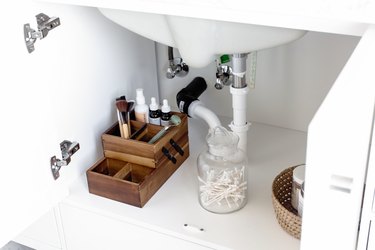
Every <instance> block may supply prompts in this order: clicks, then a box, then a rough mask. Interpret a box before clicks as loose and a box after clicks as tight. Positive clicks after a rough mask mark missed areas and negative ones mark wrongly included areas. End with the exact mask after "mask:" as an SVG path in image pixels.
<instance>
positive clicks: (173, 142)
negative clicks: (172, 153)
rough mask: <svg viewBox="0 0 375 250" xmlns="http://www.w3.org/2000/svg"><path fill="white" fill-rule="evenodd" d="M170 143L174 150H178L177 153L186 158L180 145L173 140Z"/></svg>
mask: <svg viewBox="0 0 375 250" xmlns="http://www.w3.org/2000/svg"><path fill="white" fill-rule="evenodd" d="M169 143H170V144H171V145H172V147H173V148H174V149H176V151H177V152H178V153H179V154H180V155H181V156H184V153H185V152H184V150H183V149H182V148H181V147H180V145H178V144H177V143H176V142H175V141H174V140H173V139H170V140H169Z"/></svg>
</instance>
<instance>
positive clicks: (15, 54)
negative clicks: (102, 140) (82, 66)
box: [0, 1, 67, 247]
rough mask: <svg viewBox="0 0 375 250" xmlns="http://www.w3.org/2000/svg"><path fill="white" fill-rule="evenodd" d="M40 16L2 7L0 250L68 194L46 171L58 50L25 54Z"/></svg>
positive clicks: (20, 6)
mask: <svg viewBox="0 0 375 250" xmlns="http://www.w3.org/2000/svg"><path fill="white" fill-rule="evenodd" d="M39 13H40V9H39V8H38V6H37V5H34V4H31V3H28V2H26V1H2V2H1V3H0V30H1V32H2V35H1V41H0V55H1V56H0V65H1V66H0V67H1V70H0V72H1V73H0V82H1V85H0V114H1V125H0V126H1V129H0V138H1V144H2V145H1V147H0V148H1V166H0V169H1V174H0V199H1V208H0V211H1V212H0V221H1V224H0V247H1V246H3V245H4V244H5V243H7V242H8V241H9V240H11V239H12V238H13V237H15V236H16V235H17V233H19V232H20V231H21V230H23V229H25V228H26V227H27V226H28V225H29V224H31V223H32V222H33V221H34V220H36V219H37V218H38V217H40V216H41V215H42V214H43V213H45V212H47V211H48V210H49V208H50V207H52V205H53V204H55V203H56V202H58V201H59V200H61V198H62V197H64V196H65V195H66V194H67V189H66V188H65V187H64V185H61V184H62V182H55V181H54V180H53V178H52V175H51V171H49V167H50V166H49V165H50V157H51V156H53V155H55V154H58V153H59V145H58V141H57V131H56V126H55V121H54V120H53V115H52V114H53V113H54V112H55V110H53V107H52V106H51V100H52V99H53V98H56V97H55V96H54V95H53V93H55V92H56V89H55V87H56V86H55V85H54V84H53V82H54V81H55V80H56V79H59V75H60V71H59V68H58V67H57V66H58V65H57V61H56V60H53V58H55V57H56V56H58V54H59V53H61V52H59V50H61V46H59V45H53V44H52V43H48V41H47V42H46V44H44V45H45V46H40V47H43V48H38V47H37V50H38V51H36V53H35V52H34V53H33V54H29V53H28V52H27V50H26V46H25V43H24V40H23V25H24V23H27V22H30V24H31V25H32V26H36V21H35V15H36V14H39ZM31 22H32V23H31ZM52 36H53V35H51V38H52ZM46 40H48V39H46ZM36 46H38V44H36ZM56 144H57V145H56ZM57 156H58V157H60V156H61V155H57Z"/></svg>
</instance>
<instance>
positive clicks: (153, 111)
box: [149, 97, 160, 126]
mask: <svg viewBox="0 0 375 250" xmlns="http://www.w3.org/2000/svg"><path fill="white" fill-rule="evenodd" d="M149 121H150V123H151V124H155V125H159V126H160V110H159V105H158V104H157V103H156V99H155V97H151V103H150V110H149Z"/></svg>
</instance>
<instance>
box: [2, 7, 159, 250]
mask: <svg viewBox="0 0 375 250" xmlns="http://www.w3.org/2000/svg"><path fill="white" fill-rule="evenodd" d="M41 12H42V13H44V14H46V15H48V16H50V17H52V16H56V17H59V18H60V21H61V25H60V26H59V27H56V28H55V29H53V30H51V31H50V32H49V34H48V36H47V37H45V38H44V39H42V40H37V41H36V43H35V51H34V52H33V53H31V54H29V53H28V52H27V49H26V46H25V43H24V38H23V25H24V24H25V23H30V26H31V27H32V28H33V29H37V23H36V19H35V16H36V15H37V14H39V13H41ZM0 30H1V34H2V35H1V39H0V67H1V69H0V82H1V84H0V115H1V122H0V124H1V125H0V128H1V129H0V138H1V142H2V146H1V147H0V148H1V153H0V154H1V156H2V157H1V161H2V162H1V166H0V169H1V174H0V201H1V206H0V221H1V223H0V247H1V246H2V245H4V244H5V243H7V242H8V241H9V240H11V239H13V238H14V237H15V236H16V235H17V234H18V233H20V232H21V231H22V230H24V229H26V227H27V226H28V225H30V224H31V223H32V222H34V221H35V220H36V219H37V218H39V217H40V216H41V215H43V214H45V213H46V212H47V211H48V210H50V208H51V207H52V206H53V205H55V204H56V203H57V202H58V201H60V200H61V199H62V198H63V197H65V196H66V195H67V194H68V187H69V184H70V183H71V182H72V181H74V180H75V178H76V177H78V176H79V175H82V174H84V172H85V170H86V169H87V168H88V167H89V166H91V165H92V164H93V163H94V162H95V161H96V160H97V159H98V158H100V157H101V156H102V154H103V153H102V147H101V141H100V135H101V133H103V131H105V130H106V129H107V128H109V126H110V125H112V124H113V123H114V122H115V120H116V113H115V106H114V100H115V98H116V97H118V96H120V95H123V94H125V95H126V96H127V98H128V99H134V97H135V89H136V88H139V87H143V88H145V90H146V91H145V95H146V98H147V100H149V98H150V95H151V94H152V95H154V96H156V97H157V80H156V79H157V75H156V65H155V47H154V43H153V42H152V41H150V40H147V39H144V38H142V37H140V36H138V35H136V34H134V33H131V32H129V31H127V30H125V29H123V28H121V27H120V26H117V25H115V24H113V23H112V22H110V21H109V20H107V19H106V18H105V17H104V16H102V15H101V14H100V13H99V12H98V11H97V10H96V9H95V8H89V7H80V6H68V5H58V4H46V3H38V2H33V1H30V0H15V1H1V2H0ZM63 140H70V141H77V142H79V143H80V146H81V149H80V150H79V151H78V152H77V153H75V154H74V155H73V156H72V160H71V163H70V164H69V165H68V166H65V167H62V169H61V175H60V178H59V179H58V180H56V181H55V180H54V179H53V178H52V174H51V171H50V158H51V157H52V156H56V157H57V158H59V159H61V152H60V148H59V144H60V142H62V141H63Z"/></svg>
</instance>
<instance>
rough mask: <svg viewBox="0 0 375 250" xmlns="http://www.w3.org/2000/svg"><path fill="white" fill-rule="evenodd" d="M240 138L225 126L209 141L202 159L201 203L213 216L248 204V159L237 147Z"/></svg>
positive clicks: (207, 139)
mask: <svg viewBox="0 0 375 250" xmlns="http://www.w3.org/2000/svg"><path fill="white" fill-rule="evenodd" d="M238 140H239V138H238V136H237V135H235V134H234V133H232V132H229V131H228V130H226V129H225V128H224V127H221V126H218V127H216V128H215V129H213V130H212V131H211V132H210V133H209V134H208V135H207V138H206V141H207V145H208V149H207V150H205V151H204V152H202V153H201V154H200V155H199V157H198V162H197V163H198V182H199V202H200V204H201V206H202V207H203V208H204V209H206V210H208V211H210V212H213V213H219V214H222V213H231V212H234V211H237V210H239V209H241V208H243V207H244V206H245V205H246V203H247V157H246V155H245V153H244V152H243V151H242V150H240V149H238V148H237V144H238Z"/></svg>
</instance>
